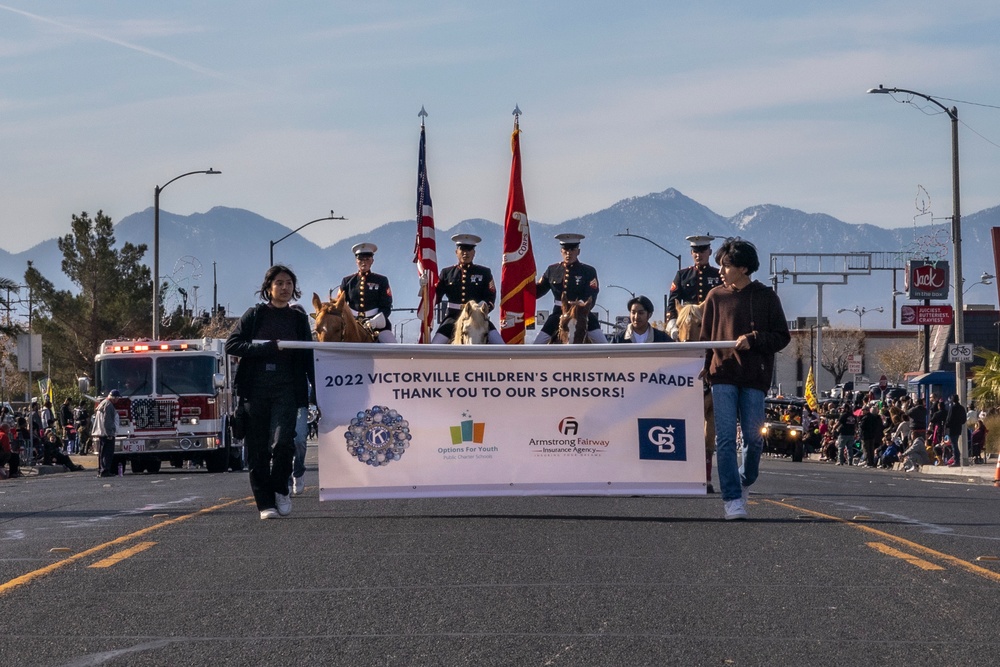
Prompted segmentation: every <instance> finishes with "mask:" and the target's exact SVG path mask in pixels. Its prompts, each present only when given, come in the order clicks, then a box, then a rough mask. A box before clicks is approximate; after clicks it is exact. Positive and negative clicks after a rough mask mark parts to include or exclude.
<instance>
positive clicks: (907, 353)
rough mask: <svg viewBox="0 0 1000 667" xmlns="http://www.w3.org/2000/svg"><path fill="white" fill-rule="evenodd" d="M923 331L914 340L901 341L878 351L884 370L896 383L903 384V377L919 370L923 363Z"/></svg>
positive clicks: (877, 354) (880, 365)
mask: <svg viewBox="0 0 1000 667" xmlns="http://www.w3.org/2000/svg"><path fill="white" fill-rule="evenodd" d="M923 348H924V344H923V332H921V333H920V335H919V336H918V337H917V341H916V342H915V343H914V342H906V341H903V342H899V343H896V344H895V345H891V346H889V347H886V348H884V349H882V350H879V351H878V352H877V353H876V356H877V357H878V364H879V367H880V368H881V369H882V372H883V373H885V374H886V375H887V376H889V377H890V378H892V381H893V383H894V384H903V377H904V376H905V375H906V374H907V373H909V372H911V371H916V370H919V369H920V368H921V367H922V364H923Z"/></svg>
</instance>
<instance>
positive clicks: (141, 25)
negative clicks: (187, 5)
mask: <svg viewBox="0 0 1000 667" xmlns="http://www.w3.org/2000/svg"><path fill="white" fill-rule="evenodd" d="M0 10H3V11H6V12H10V13H12V14H18V15H19V16H24V17H25V18H29V19H31V20H33V21H38V22H40V23H45V24H47V25H51V26H55V27H57V28H61V29H63V30H66V31H69V32H71V33H75V34H78V35H83V36H85V37H90V38H93V39H97V40H100V41H102V42H107V43H109V44H114V45H116V46H120V47H122V48H125V49H128V50H130V51H135V52H137V53H142V54H144V55H147V56H151V57H153V58H157V59H159V60H164V61H166V62H169V63H172V64H174V65H177V66H178V67H183V68H184V69H187V70H190V71H192V72H196V73H198V74H202V75H204V76H208V77H211V78H214V79H223V80H224V79H226V77H225V75H223V74H222V73H221V72H218V71H216V70H213V69H210V68H208V67H203V66H201V65H199V64H197V63H193V62H191V61H189V60H184V59H182V58H177V57H175V56H172V55H170V54H168V53H163V52H162V51H156V50H155V49H150V48H147V47H145V46H142V45H140V44H134V43H132V42H128V41H125V40H123V39H118V38H117V37H112V36H110V35H105V34H102V33H100V32H97V31H96V30H93V29H90V28H84V27H80V26H76V25H70V24H69V23H66V22H64V21H57V20H55V19H51V18H48V17H45V16H40V15H39V14H33V13H31V12H26V11H24V10H23V9H17V8H16V7H9V6H7V5H0ZM126 25H128V26H130V27H131V29H132V32H138V33H139V34H141V35H143V36H150V35H154V34H155V35H163V34H174V33H176V29H170V30H169V31H168V32H164V28H163V27H162V25H161V26H160V27H158V28H156V29H155V30H154V29H153V27H152V26H153V25H154V24H152V23H150V22H129V23H127V24H126Z"/></svg>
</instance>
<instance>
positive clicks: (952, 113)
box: [868, 84, 969, 465]
mask: <svg viewBox="0 0 1000 667" xmlns="http://www.w3.org/2000/svg"><path fill="white" fill-rule="evenodd" d="M868 92H869V93H881V94H886V95H888V94H892V93H904V94H906V95H915V96H917V97H920V98H923V99H925V100H927V101H928V102H930V103H932V104H935V105H937V106H938V107H940V109H941V110H942V111H944V112H945V113H946V114H948V118H950V119H951V190H952V214H951V242H952V262H953V264H954V267H953V268H952V271H954V275H955V285H957V286H958V287H956V288H955V292H954V294H953V295H952V298H953V307H954V309H955V342H956V343H964V342H965V321H964V319H965V313H964V303H963V297H964V294H962V282H963V280H962V207H961V189H960V187H959V184H960V181H959V171H958V107H951V108H948V107H946V106H945V105H943V104H941V102H939V101H938V100H936V99H935V98H933V97H931V96H930V95H925V94H924V93H918V92H917V91H915V90H906V89H905V88H885V87H883V86H882V85H881V84H879V87H878V88H871V89H869V90H868ZM955 393H956V394H958V400H959V402H961V404H962V405H965V404H966V391H965V364H963V363H962V362H956V363H955ZM964 430H965V429H963V433H962V434H961V435H960V436H959V443H960V451H961V454H962V456H961V460H962V461H961V465H966V464H967V463H968V451H969V450H968V443H967V442H966V437H965V433H964Z"/></svg>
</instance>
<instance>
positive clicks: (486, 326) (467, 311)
mask: <svg viewBox="0 0 1000 667" xmlns="http://www.w3.org/2000/svg"><path fill="white" fill-rule="evenodd" d="M489 335H490V320H489V317H488V316H487V314H486V309H485V308H483V307H482V306H480V305H479V304H478V303H476V302H475V301H466V302H465V305H463V306H462V312H461V313H459V315H458V319H456V320H455V331H454V333H453V334H452V338H451V344H452V345H483V344H485V343H486V338H487V337H488V336H489Z"/></svg>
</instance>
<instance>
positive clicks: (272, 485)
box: [243, 387, 298, 510]
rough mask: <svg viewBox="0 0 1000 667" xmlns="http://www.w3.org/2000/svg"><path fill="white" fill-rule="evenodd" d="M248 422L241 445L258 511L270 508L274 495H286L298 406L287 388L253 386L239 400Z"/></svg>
mask: <svg viewBox="0 0 1000 667" xmlns="http://www.w3.org/2000/svg"><path fill="white" fill-rule="evenodd" d="M243 409H244V410H247V411H249V415H250V421H249V424H248V426H247V434H246V438H244V440H243V444H244V445H246V448H247V458H248V460H249V463H250V490H251V491H253V497H254V501H255V502H256V503H257V509H258V510H266V509H274V494H276V493H280V494H282V495H285V496H287V495H288V478H289V477H291V475H292V460H293V458H294V457H295V418H296V415H297V413H298V407H297V406H296V405H295V399H294V397H293V392H292V389H291V387H272V388H259V389H256V390H255V391H254V393H253V395H251V397H250V398H249V400H246V401H244V402H243Z"/></svg>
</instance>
